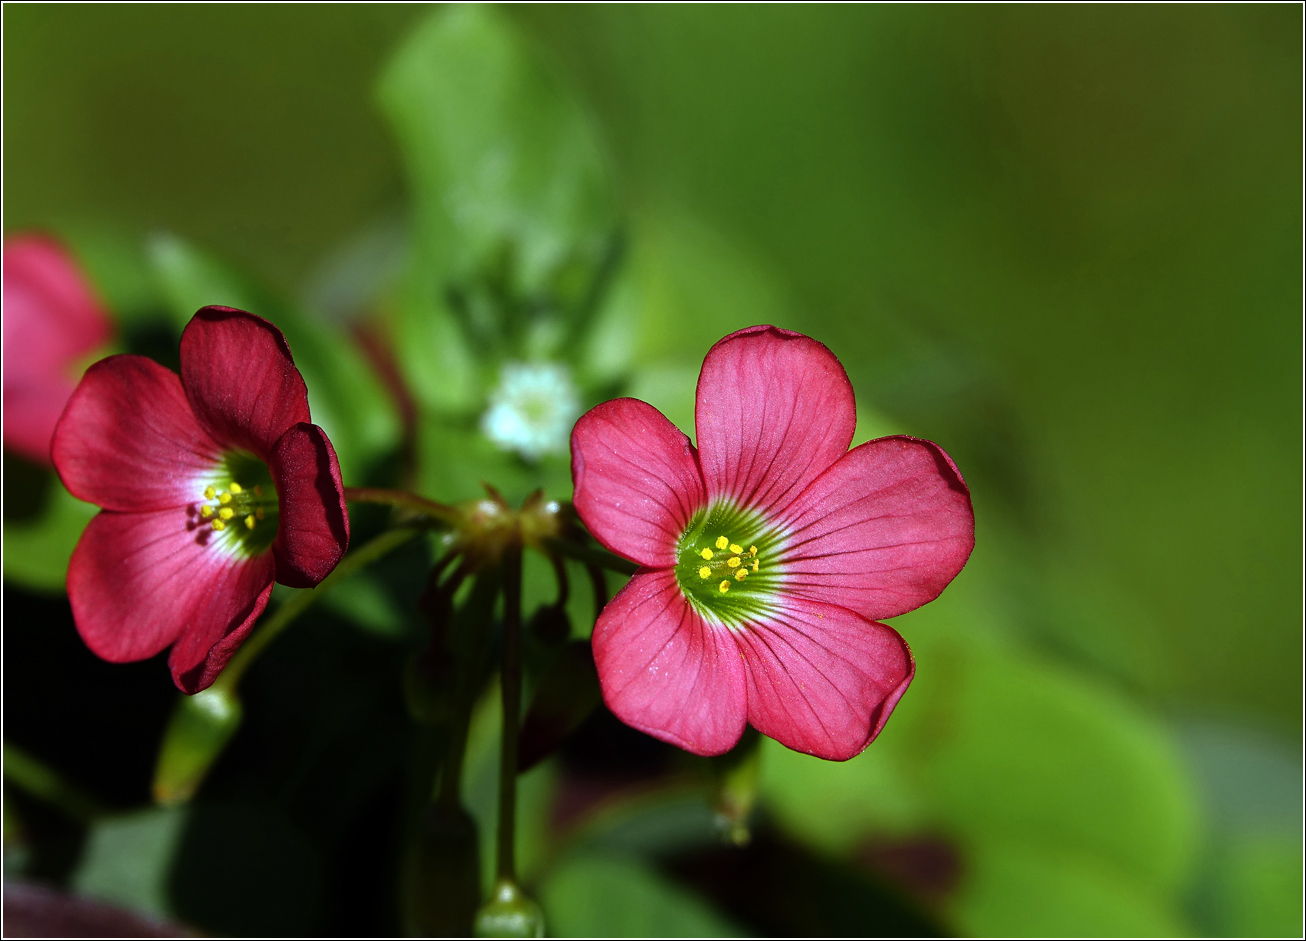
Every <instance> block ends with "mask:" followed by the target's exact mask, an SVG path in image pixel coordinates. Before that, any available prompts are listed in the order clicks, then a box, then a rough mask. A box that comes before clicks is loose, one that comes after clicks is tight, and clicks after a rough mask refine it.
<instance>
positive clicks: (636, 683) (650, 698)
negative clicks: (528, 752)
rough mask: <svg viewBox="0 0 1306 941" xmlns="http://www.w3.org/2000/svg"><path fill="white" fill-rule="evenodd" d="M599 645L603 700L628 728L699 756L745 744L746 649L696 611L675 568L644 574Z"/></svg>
mask: <svg viewBox="0 0 1306 941" xmlns="http://www.w3.org/2000/svg"><path fill="white" fill-rule="evenodd" d="M593 643H594V662H595V664H596V665H597V666H598V671H599V683H600V685H601V686H602V687H603V701H604V702H606V703H607V705H608V708H609V709H611V710H612V712H613V713H614V714H615V715H616V716H617V718H619V719H621V721H622V722H625V723H626V724H627V725H629V726H633V727H634V728H637V729H639V730H640V731H642V732H647V733H648V734H649V735H652V736H654V737H655V738H660V739H662V740H663V741H664V742H670V743H671V744H673V745H678V746H680V747H681V748H684V749H686V750H688V751H691V752H693V753H694V754H696V755H720V754H722V753H723V752H726V751H729V750H730V749H731V748H733V747H734V745H735V743H736V742H738V741H739V737H740V736H741V735H742V734H743V732H744V717H745V711H746V703H747V698H746V693H745V687H744V663H743V660H742V659H740V654H739V648H738V647H737V646H736V645H735V640H734V638H733V637H732V636H731V632H730V631H729V630H728V629H727V628H725V627H722V626H720V625H714V624H709V623H707V622H706V621H705V620H704V619H703V618H702V617H701V616H700V615H699V614H698V613H697V612H696V611H695V610H694V609H693V608H692V607H690V605H689V603H688V602H687V601H686V600H685V598H684V596H683V595H681V593H680V588H679V587H678V586H677V585H676V579H675V575H673V574H672V572H671V571H670V570H667V569H661V570H656V571H647V570H645V571H641V572H638V573H636V575H635V577H634V578H632V579H631V580H630V582H629V583H627V585H626V587H625V588H623V589H622V590H621V591H620V592H618V593H617V596H616V597H615V598H613V599H612V601H611V602H610V603H609V604H608V606H607V607H606V608H604V609H603V613H602V614H601V615H599V620H598V623H597V624H595V625H594V639H593Z"/></svg>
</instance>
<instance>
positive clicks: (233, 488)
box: [227, 480, 244, 493]
mask: <svg viewBox="0 0 1306 941" xmlns="http://www.w3.org/2000/svg"><path fill="white" fill-rule="evenodd" d="M227 489H228V490H230V491H231V492H232V493H240V491H241V490H243V489H244V488H243V487H241V485H240V484H238V483H236V482H235V481H234V480H233V481H232V482H231V486H230V487H228V488H227Z"/></svg>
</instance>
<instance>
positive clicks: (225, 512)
mask: <svg viewBox="0 0 1306 941" xmlns="http://www.w3.org/2000/svg"><path fill="white" fill-rule="evenodd" d="M235 515H236V511H235V510H233V509H232V508H231V507H229V506H224V507H223V508H222V509H220V510H218V518H219V519H224V520H229V519H231V518H232V517H233V516H235Z"/></svg>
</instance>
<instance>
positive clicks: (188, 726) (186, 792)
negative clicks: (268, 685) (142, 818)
mask: <svg viewBox="0 0 1306 941" xmlns="http://www.w3.org/2000/svg"><path fill="white" fill-rule="evenodd" d="M241 715H242V709H241V705H240V700H239V699H238V698H237V697H236V694H235V693H234V692H231V691H229V690H227V689H225V688H223V687H222V686H220V685H214V686H210V687H209V688H208V689H206V690H203V691H202V692H199V693H196V694H195V695H194V696H182V697H181V700H180V701H179V702H178V703H177V707H176V708H175V709H174V710H173V712H172V718H171V719H169V720H168V728H167V729H166V730H165V731H164V733H163V744H162V745H161V746H160V748H159V760H158V764H156V765H155V768H154V799H155V800H156V801H158V802H159V803H160V804H164V805H174V804H184V803H186V802H187V801H188V800H190V799H191V798H192V797H194V796H195V792H196V791H198V790H199V787H200V785H201V784H202V783H203V782H204V777H205V775H207V774H208V773H209V768H211V767H212V766H213V763H214V762H215V761H217V760H218V757H219V756H220V755H221V754H222V750H223V749H224V748H226V747H227V742H229V741H231V737H232V736H233V735H235V734H236V729H238V728H240V720H241Z"/></svg>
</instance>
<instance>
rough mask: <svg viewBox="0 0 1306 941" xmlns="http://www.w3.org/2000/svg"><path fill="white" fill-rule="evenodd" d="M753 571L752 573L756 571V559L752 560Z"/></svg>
mask: <svg viewBox="0 0 1306 941" xmlns="http://www.w3.org/2000/svg"><path fill="white" fill-rule="evenodd" d="M753 571H754V572H756V571H757V560H756V559H754V560H753Z"/></svg>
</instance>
